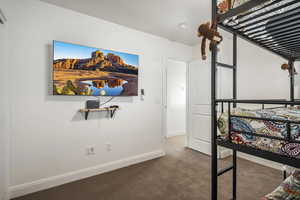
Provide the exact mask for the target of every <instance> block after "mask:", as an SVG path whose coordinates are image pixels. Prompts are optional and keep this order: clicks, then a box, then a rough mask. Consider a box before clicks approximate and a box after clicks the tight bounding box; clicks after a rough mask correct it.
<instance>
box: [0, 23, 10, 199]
mask: <svg viewBox="0 0 300 200" xmlns="http://www.w3.org/2000/svg"><path fill="white" fill-rule="evenodd" d="M0 41H1V42H0V43H1V45H0V52H1V53H0V68H1V73H0V91H1V98H0V110H1V112H0V200H2V199H5V198H6V197H7V190H8V182H9V103H8V99H9V98H8V97H9V94H10V90H9V86H8V82H9V79H8V73H7V70H5V69H7V68H6V66H7V65H8V51H7V49H6V46H7V45H8V32H7V24H4V25H3V24H0Z"/></svg>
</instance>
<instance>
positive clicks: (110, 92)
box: [81, 81, 128, 96]
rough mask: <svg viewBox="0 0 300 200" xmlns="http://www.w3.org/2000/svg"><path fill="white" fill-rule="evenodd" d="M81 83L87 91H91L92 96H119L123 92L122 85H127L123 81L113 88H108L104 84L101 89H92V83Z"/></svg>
mask: <svg viewBox="0 0 300 200" xmlns="http://www.w3.org/2000/svg"><path fill="white" fill-rule="evenodd" d="M81 83H84V84H87V85H88V87H89V89H91V90H92V96H119V95H121V93H122V91H123V90H124V88H123V85H124V84H125V83H128V81H123V83H122V85H121V86H117V87H114V88H110V87H109V86H108V84H107V83H105V85H104V87H103V88H96V87H94V86H93V82H92V81H81Z"/></svg>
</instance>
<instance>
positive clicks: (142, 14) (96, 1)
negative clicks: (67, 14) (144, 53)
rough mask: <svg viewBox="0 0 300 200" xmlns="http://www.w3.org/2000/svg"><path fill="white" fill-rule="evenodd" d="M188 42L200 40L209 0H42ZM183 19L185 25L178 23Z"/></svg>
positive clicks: (208, 13) (206, 19)
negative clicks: (200, 28)
mask: <svg viewBox="0 0 300 200" xmlns="http://www.w3.org/2000/svg"><path fill="white" fill-rule="evenodd" d="M41 1H43V2H47V3H51V4H54V5H57V6H61V7H64V8H67V9H71V10H74V11H78V12H81V13H84V14H87V15H90V16H94V17H98V18H101V19H104V20H106V21H110V22H114V23H117V24H121V25H124V26H127V27H130V28H133V29H137V30H140V31H143V32H147V33H151V34H154V35H158V36H161V37H164V38H167V39H169V40H172V41H177V42H181V43H184V44H187V45H195V44H197V43H199V39H198V38H197V36H196V31H197V27H198V25H199V24H200V22H203V21H208V20H209V19H210V10H211V9H210V5H211V1H210V0H41ZM181 23H186V25H187V27H186V29H182V28H180V26H179V24H181Z"/></svg>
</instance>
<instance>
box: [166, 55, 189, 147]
mask: <svg viewBox="0 0 300 200" xmlns="http://www.w3.org/2000/svg"><path fill="white" fill-rule="evenodd" d="M168 60H172V61H177V62H183V63H185V65H186V96H185V102H186V104H185V112H186V115H185V132H186V138H185V147H189V144H188V141H189V125H188V122H189V119H188V114H189V93H190V89H189V88H190V87H189V64H190V61H186V60H181V59H178V58H172V57H168V58H165V59H164V60H163V63H164V64H163V70H162V77H163V78H162V86H163V87H162V138H163V143H165V142H166V139H167V131H168V130H167V128H168V127H167V102H168V97H167V94H168V89H167V86H168V83H167V80H168V76H167V75H168V71H167V68H168V66H167V63H168Z"/></svg>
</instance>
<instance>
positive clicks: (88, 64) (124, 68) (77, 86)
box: [53, 41, 139, 96]
mask: <svg viewBox="0 0 300 200" xmlns="http://www.w3.org/2000/svg"><path fill="white" fill-rule="evenodd" d="M138 68H139V56H138V55H134V54H128V53H122V52H117V51H112V50H106V49H99V48H93V47H87V46H82V45H76V44H71V43H66V42H60V41H53V94H54V95H70V96H73V95H86V96H137V95H138Z"/></svg>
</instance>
